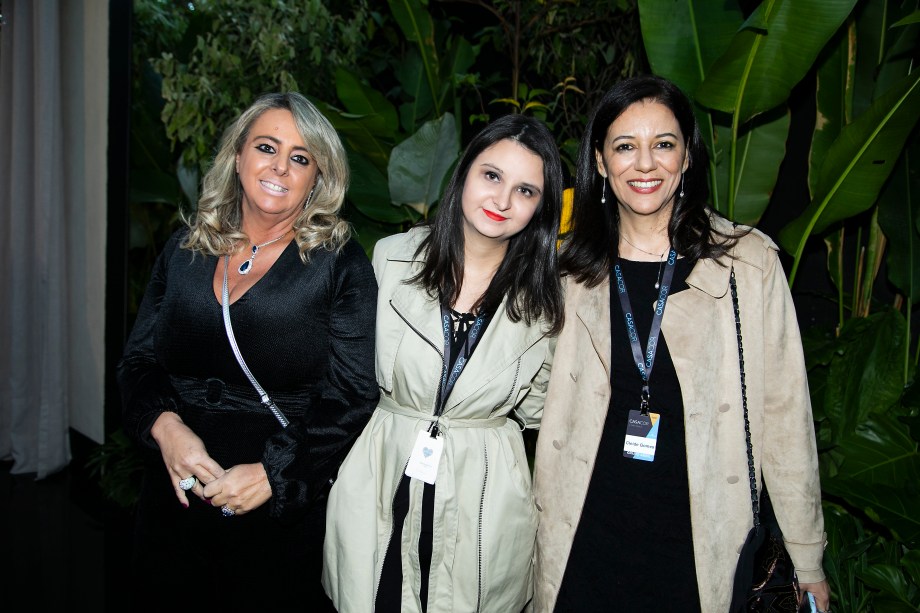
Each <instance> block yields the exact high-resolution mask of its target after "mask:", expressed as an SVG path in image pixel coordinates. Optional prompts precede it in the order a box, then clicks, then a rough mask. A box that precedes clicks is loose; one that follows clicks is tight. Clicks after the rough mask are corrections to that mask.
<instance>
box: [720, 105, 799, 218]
mask: <svg viewBox="0 0 920 613" xmlns="http://www.w3.org/2000/svg"><path fill="white" fill-rule="evenodd" d="M789 122H790V115H789V112H788V110H786V109H783V110H782V111H777V112H775V113H770V114H769V115H764V116H763V117H759V118H758V120H757V121H755V122H752V124H753V125H751V126H750V128H749V129H747V130H746V131H745V133H744V134H742V135H740V136H739V137H738V148H737V159H736V161H735V210H734V212H733V216H732V220H733V221H737V222H738V223H742V224H747V225H750V226H755V225H757V223H758V222H759V221H760V217H761V216H762V215H763V213H764V211H765V210H766V209H767V205H768V204H770V197H771V196H772V195H773V188H774V187H775V186H776V177H777V176H778V175H779V168H780V165H781V164H782V163H783V158H784V157H785V156H786V137H787V136H788V135H789ZM716 135H717V141H718V142H719V143H723V142H728V141H729V140H730V139H731V129H729V128H724V127H721V126H720V127H717V128H716ZM728 166H729V160H728V156H724V155H723V156H719V159H718V162H717V164H716V172H717V182H718V186H719V192H720V193H722V194H727V193H728V181H729V178H728V175H729V167H728ZM723 213H725V211H723Z"/></svg>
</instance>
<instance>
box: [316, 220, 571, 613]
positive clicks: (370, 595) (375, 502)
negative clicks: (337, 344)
mask: <svg viewBox="0 0 920 613" xmlns="http://www.w3.org/2000/svg"><path fill="white" fill-rule="evenodd" d="M422 236H423V234H422V231H419V230H412V231H410V232H409V233H408V234H400V235H396V236H393V237H388V238H385V239H383V240H382V241H380V242H379V243H377V246H376V247H375V249H374V257H373V263H374V270H375V272H376V274H377V280H378V283H379V285H380V289H379V293H378V297H379V298H378V306H377V350H376V356H377V360H376V363H377V382H378V384H379V386H380V404H379V405H378V408H377V409H376V411H375V412H374V414H373V416H372V417H371V420H370V422H369V424H368V425H367V427H366V428H365V430H364V431H363V433H362V434H361V436H360V437H359V438H358V440H357V442H356V443H355V445H354V447H353V448H352V449H351V451H350V453H349V454H348V457H347V458H346V459H345V461H344V463H343V464H342V467H341V469H340V470H339V475H338V480H337V481H336V483H335V485H334V486H333V487H332V491H331V492H330V497H329V505H328V512H327V515H326V517H327V519H326V526H327V529H326V542H325V547H324V559H325V568H324V571H323V585H324V586H325V587H326V591H327V593H328V594H329V595H330V597H331V598H332V600H333V602H334V603H335V605H336V607H337V608H338V610H339V611H341V612H343V613H369V612H370V611H373V609H374V600H375V595H376V590H377V583H378V581H379V578H380V572H381V568H382V565H383V560H384V555H397V556H401V558H402V572H403V577H404V578H405V579H406V580H405V582H404V588H403V601H402V611H403V612H404V613H412V612H418V611H420V610H421V609H420V603H419V599H418V598H417V596H416V595H417V594H418V592H419V582H420V580H421V571H420V567H419V557H418V538H419V530H420V527H421V506H422V486H423V484H422V482H421V481H418V480H417V479H413V480H412V483H411V486H410V501H409V504H410V509H409V514H408V516H407V518H406V521H405V524H404V527H403V532H402V545H401V551H395V552H388V551H386V548H387V545H388V543H389V539H390V532H391V530H392V528H393V526H392V523H393V522H392V503H393V496H394V494H395V491H396V486H397V484H398V483H399V481H400V479H401V478H402V475H403V471H404V468H405V466H406V461H407V460H408V459H409V455H410V453H411V451H412V447H413V444H414V443H415V440H416V437H417V435H418V433H419V431H421V430H423V429H425V428H427V426H428V424H429V421H430V420H429V418H430V416H431V415H432V414H433V412H434V408H435V401H436V399H437V394H438V385H439V382H440V377H441V368H442V363H443V362H442V357H441V353H442V351H443V347H444V337H443V334H442V332H441V325H440V310H439V306H438V302H437V300H432V299H430V298H429V297H427V296H426V295H425V294H424V293H423V292H422V291H420V290H419V288H418V287H417V286H415V285H406V284H405V283H404V282H403V281H404V280H406V279H408V278H410V277H411V276H412V275H414V274H415V273H416V272H417V271H418V269H419V266H420V262H418V261H416V260H415V259H414V256H413V254H414V252H415V249H416V247H417V245H418V243H419V240H420V239H421V237H422ZM552 349H553V342H552V341H551V339H549V338H547V337H546V336H545V335H544V330H543V326H540V325H535V326H526V325H524V323H523V322H517V323H515V322H512V321H510V320H509V319H508V317H507V315H506V314H505V309H504V304H502V306H501V307H500V308H499V309H498V311H497V312H496V314H495V316H494V317H493V319H492V321H491V322H490V323H489V326H488V328H487V329H486V332H485V334H484V335H483V337H482V339H481V340H480V342H479V344H478V345H477V347H476V350H475V353H474V354H473V356H472V358H471V359H470V361H469V363H468V365H467V366H466V368H465V369H464V370H463V372H462V373H461V375H460V377H459V378H458V379H457V383H456V386H455V387H454V389H453V392H452V393H451V394H450V396H449V398H448V405H447V407H446V408H445V412H444V417H443V418H442V419H441V421H440V422H439V423H440V429H441V431H442V432H444V451H443V455H442V457H441V461H440V464H439V466H438V477H437V482H436V484H435V500H434V507H435V510H434V525H433V528H434V538H433V552H432V559H431V572H430V574H429V587H428V610H429V611H431V612H432V613H435V612H436V613H449V612H456V613H471V612H474V611H483V612H486V611H488V612H493V613H509V612H513V613H517V612H519V611H520V610H521V609H522V608H523V607H524V605H525V604H526V603H527V602H528V601H529V600H530V599H531V596H532V594H533V557H534V541H535V539H536V530H537V511H536V508H535V506H534V504H533V492H532V489H531V478H530V468H529V465H528V462H527V456H526V453H525V450H524V445H523V438H522V436H521V426H520V425H519V424H518V422H516V421H515V420H512V419H509V418H508V416H509V413H511V412H514V413H515V415H516V416H517V418H518V419H519V420H520V421H521V422H522V423H523V424H525V425H526V426H527V427H529V428H536V427H537V426H538V425H539V419H540V415H541V414H542V411H543V401H544V399H545V395H546V386H547V383H548V381H549V370H550V366H551V361H552Z"/></svg>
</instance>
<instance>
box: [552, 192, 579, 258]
mask: <svg viewBox="0 0 920 613" xmlns="http://www.w3.org/2000/svg"><path fill="white" fill-rule="evenodd" d="M574 199H575V189H574V188H572V187H569V188H566V189H565V190H563V192H562V216H561V217H560V218H559V235H560V236H562V235H564V234H565V233H566V232H568V231H569V230H570V229H571V224H572V202H573V200H574ZM561 244H562V240H561V239H560V240H557V241H556V249H558V248H559V246H560V245H561Z"/></svg>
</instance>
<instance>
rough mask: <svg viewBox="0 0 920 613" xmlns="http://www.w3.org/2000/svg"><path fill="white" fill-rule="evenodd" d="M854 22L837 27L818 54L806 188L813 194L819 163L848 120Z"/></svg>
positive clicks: (851, 90)
mask: <svg viewBox="0 0 920 613" xmlns="http://www.w3.org/2000/svg"><path fill="white" fill-rule="evenodd" d="M853 29H854V26H853V25H852V24H850V25H848V26H847V27H846V28H841V29H840V31H838V33H837V34H836V35H835V36H834V38H833V39H832V40H831V42H830V43H829V45H828V47H827V48H826V49H825V50H824V52H823V53H822V54H821V55H822V57H821V58H820V60H819V62H820V63H819V65H818V69H817V88H816V91H815V131H814V134H813V135H812V137H811V149H810V151H809V153H808V190H809V193H810V194H811V195H812V196H814V194H815V189H817V186H818V179H819V178H820V171H821V164H822V162H823V161H824V159H825V157H826V156H827V151H828V149H830V147H831V145H832V144H833V142H834V141H835V140H836V139H837V137H838V136H839V135H840V131H841V130H843V127H844V126H845V125H847V124H848V123H849V118H850V117H851V109H852V104H853V102H852V99H853V82H854V75H855V68H856V38H855V36H851V34H852V31H853Z"/></svg>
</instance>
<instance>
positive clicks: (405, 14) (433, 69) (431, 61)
mask: <svg viewBox="0 0 920 613" xmlns="http://www.w3.org/2000/svg"><path fill="white" fill-rule="evenodd" d="M389 5H390V11H391V12H392V13H393V17H394V18H395V19H396V23H398V24H399V28H400V29H401V30H402V32H403V34H404V35H405V36H406V39H407V40H409V41H412V42H414V43H415V44H416V45H418V51H419V55H420V57H421V60H422V66H423V67H424V73H425V76H426V82H427V84H428V87H429V91H430V92H431V100H432V101H434V103H435V115H440V114H441V111H440V107H439V104H438V102H439V98H438V88H437V86H438V84H439V83H440V78H439V77H438V52H437V48H436V46H435V41H434V25H433V24H432V22H431V15H429V14H428V11H427V10H426V8H425V7H424V6H422V3H421V2H419V0H389Z"/></svg>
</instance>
